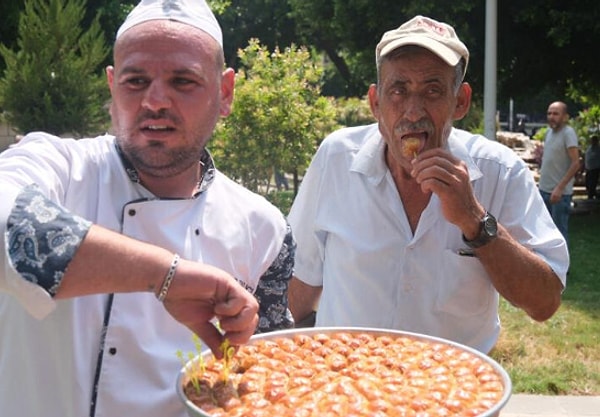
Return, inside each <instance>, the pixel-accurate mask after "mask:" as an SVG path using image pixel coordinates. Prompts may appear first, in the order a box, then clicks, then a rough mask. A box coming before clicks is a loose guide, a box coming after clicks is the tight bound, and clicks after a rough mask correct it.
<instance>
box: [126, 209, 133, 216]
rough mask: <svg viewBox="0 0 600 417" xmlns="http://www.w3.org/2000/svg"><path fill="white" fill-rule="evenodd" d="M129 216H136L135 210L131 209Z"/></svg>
mask: <svg viewBox="0 0 600 417" xmlns="http://www.w3.org/2000/svg"><path fill="white" fill-rule="evenodd" d="M127 214H129V215H130V216H135V209H129V211H128V212H127Z"/></svg>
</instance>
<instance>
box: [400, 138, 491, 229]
mask: <svg viewBox="0 0 600 417" xmlns="http://www.w3.org/2000/svg"><path fill="white" fill-rule="evenodd" d="M412 164H413V170H412V172H411V175H412V176H413V177H414V178H415V179H416V181H417V183H419V184H420V185H421V190H422V191H423V192H424V193H427V192H432V193H434V194H436V195H437V196H438V198H439V199H440V202H441V205H442V214H443V215H444V217H445V218H446V220H448V221H449V222H450V223H453V224H455V225H457V226H458V227H459V228H460V229H461V230H462V231H463V233H464V235H465V237H467V238H471V237H475V236H476V235H477V233H478V232H479V222H480V219H481V218H482V217H483V215H484V213H485V209H484V208H483V207H482V206H481V205H480V204H479V202H478V201H477V200H476V198H475V195H474V194H473V188H472V187H471V181H470V178H469V172H468V171H467V166H466V165H465V163H464V162H463V161H461V160H459V159H457V158H455V157H454V156H452V155H451V154H450V153H449V152H448V151H446V150H443V149H441V148H436V149H430V150H427V151H425V152H423V153H421V154H420V155H419V156H418V157H416V158H415V159H414V160H413V162H412Z"/></svg>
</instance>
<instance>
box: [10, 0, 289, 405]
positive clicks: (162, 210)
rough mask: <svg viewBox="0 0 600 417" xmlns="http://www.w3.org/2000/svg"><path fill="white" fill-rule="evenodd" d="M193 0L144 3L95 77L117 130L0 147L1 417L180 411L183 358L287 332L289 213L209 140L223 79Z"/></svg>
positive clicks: (216, 41) (226, 88) (215, 39)
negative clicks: (213, 150) (236, 176)
mask: <svg viewBox="0 0 600 417" xmlns="http://www.w3.org/2000/svg"><path fill="white" fill-rule="evenodd" d="M222 42H223V41H222V35H221V28H220V26H219V24H218V22H217V20H216V18H215V16H214V15H213V13H212V12H211V10H210V9H209V7H208V6H207V4H206V3H205V2H204V1H203V0H143V1H142V2H141V3H140V4H139V5H138V6H137V7H135V8H134V9H133V11H132V12H131V14H130V15H129V16H128V17H127V20H126V21H125V22H124V23H123V25H122V26H121V28H120V29H119V31H118V33H117V37H116V42H115V47H114V56H113V59H114V65H111V66H109V67H107V69H106V74H107V79H108V86H109V88H110V92H111V98H112V100H111V104H110V114H111V118H112V131H113V132H114V135H112V134H107V135H102V136H98V137H95V138H84V139H80V140H73V139H61V138H57V137H54V136H52V135H49V134H46V133H43V132H34V133H30V134H28V135H26V136H25V137H24V138H23V139H22V140H21V141H20V142H19V144H18V145H16V146H15V147H12V148H10V149H9V150H7V151H6V152H4V153H2V154H0V184H2V186H1V187H0V232H1V235H2V236H3V237H4V236H5V237H6V239H2V240H1V241H0V242H1V243H0V264H1V268H0V374H1V375H2V377H1V378H0V414H1V415H2V417H17V416H26V417H34V416H45V417H75V416H80V417H82V416H88V417H119V416H130V417H133V416H138V417H142V416H144V417H150V416H157V417H158V416H160V417H184V416H186V411H185V408H184V405H183V402H182V401H181V400H180V399H179V398H178V397H177V394H176V389H175V380H176V376H177V374H178V372H179V370H180V369H181V366H182V364H181V362H180V359H179V358H178V356H177V351H178V350H181V351H182V352H184V353H186V354H187V353H188V352H195V351H196V347H195V343H194V339H193V338H192V335H193V334H197V335H198V336H199V337H200V338H201V339H202V349H205V348H210V349H212V350H213V352H214V353H215V355H217V356H222V355H223V352H222V351H221V350H220V349H219V347H220V345H221V344H222V343H223V342H224V341H225V340H228V341H229V342H230V343H231V344H232V345H240V344H242V343H245V342H247V340H248V339H249V338H250V337H251V336H252V335H253V334H254V333H255V332H256V331H259V332H266V331H270V330H275V329H282V328H289V327H292V326H293V321H292V319H291V315H290V314H289V311H288V309H287V285H288V282H289V279H290V277H291V272H292V267H293V255H294V244H293V239H292V235H291V231H290V228H289V226H288V224H287V222H286V219H285V217H284V216H283V214H282V213H281V212H280V211H279V210H278V209H277V208H276V207H274V206H273V205H272V204H270V203H268V202H267V200H266V199H264V198H263V197H261V196H259V195H256V194H253V193H251V192H250V191H248V190H247V189H245V188H243V187H242V186H241V185H239V184H238V183H236V182H234V181H232V180H230V179H228V178H227V177H225V176H224V175H223V174H222V173H221V172H220V171H219V170H218V169H217V167H216V164H215V162H214V161H213V158H212V157H211V155H210V153H209V152H208V150H207V148H206V147H207V143H208V142H209V140H210V138H211V135H212V133H213V130H214V128H215V125H216V123H217V121H218V119H219V117H224V116H227V115H228V114H229V113H230V111H231V106H232V100H233V90H234V80H235V74H234V71H233V69H231V68H225V67H224V56H223V47H222Z"/></svg>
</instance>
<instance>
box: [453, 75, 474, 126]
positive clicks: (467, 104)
mask: <svg viewBox="0 0 600 417" xmlns="http://www.w3.org/2000/svg"><path fill="white" fill-rule="evenodd" d="M472 94H473V90H472V89H471V86H470V85H469V83H462V84H461V85H460V88H459V89H458V95H457V97H456V108H455V109H454V120H460V119H462V118H463V117H465V116H466V115H467V113H468V112H469V108H471V95H472Z"/></svg>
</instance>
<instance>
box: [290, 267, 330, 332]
mask: <svg viewBox="0 0 600 417" xmlns="http://www.w3.org/2000/svg"><path fill="white" fill-rule="evenodd" d="M321 290H322V287H312V286H310V285H308V284H305V283H304V282H302V281H300V280H299V279H298V278H296V277H292V279H291V281H290V288H289V307H290V311H291V313H292V316H293V317H294V320H295V321H296V322H301V321H302V320H303V319H305V318H306V317H307V316H309V315H311V314H312V313H313V312H314V311H315V310H316V309H317V304H318V301H319V297H320V295H321Z"/></svg>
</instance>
